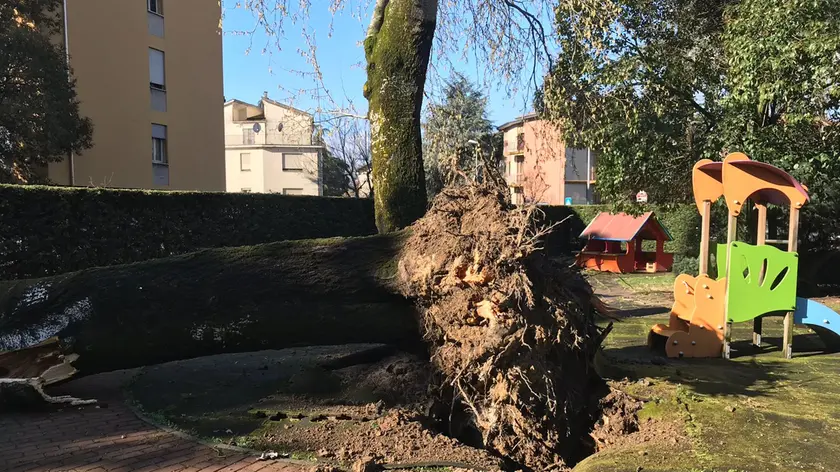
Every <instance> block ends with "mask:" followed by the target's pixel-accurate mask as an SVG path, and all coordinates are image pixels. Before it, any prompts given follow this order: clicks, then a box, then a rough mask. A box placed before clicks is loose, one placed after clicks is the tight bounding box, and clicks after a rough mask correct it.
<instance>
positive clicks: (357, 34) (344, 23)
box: [223, 2, 531, 125]
mask: <svg viewBox="0 0 840 472" xmlns="http://www.w3.org/2000/svg"><path fill="white" fill-rule="evenodd" d="M312 3H313V4H318V6H313V7H312V10H311V12H310V16H309V18H308V19H306V20H305V21H306V23H303V22H298V23H297V24H294V23H293V22H291V21H289V22H287V24H286V25H285V35H284V37H283V39H282V40H281V41H280V49H278V47H277V45H276V44H275V41H274V40H273V39H272V40H271V41H270V42H269V41H267V36H266V35H265V33H263V32H258V33H256V34H254V35H241V34H237V32H241V31H245V30H252V29H253V27H254V24H255V21H254V17H253V15H252V13H250V12H247V11H245V10H242V9H238V10H235V9H231V8H227V9H226V10H225V17H224V23H223V27H224V31H225V35H224V77H225V98H226V99H228V100H230V99H233V98H236V99H239V100H243V101H246V102H250V103H254V102H256V101H258V100H259V98H260V96H261V95H262V93H263V91H267V92H268V93H269V96H270V97H271V98H273V99H275V100H280V101H284V102H289V103H291V104H292V105H294V106H296V107H298V108H302V109H305V110H309V111H312V110H314V109H316V108H317V106H318V104H319V102H320V103H321V104H322V107H324V108H328V107H329V106H328V103H329V102H328V100H325V99H318V98H317V96H316V94H315V93H313V91H312V90H313V88H314V86H315V84H316V82H315V81H314V80H313V79H312V78H311V77H308V76H302V75H301V74H300V73H299V72H300V71H303V72H307V73H309V72H311V71H312V67H311V65H309V64H308V62H307V61H306V59H305V58H303V57H302V55H301V53H300V51H301V50H306V49H307V48H308V46H307V42H306V40H305V39H304V38H303V35H302V32H303V31H304V30H305V31H308V32H309V33H310V34H311V35H313V36H314V38H315V41H316V43H317V46H318V48H317V50H318V53H317V57H318V63H319V65H320V67H321V70H322V74H323V77H324V85H325V87H326V89H327V90H328V91H329V93H330V94H331V95H332V97H333V98H334V100H335V101H338V102H343V105H346V102H347V101H351V102H352V103H353V104H354V106H355V107H356V109H357V110H358V111H359V112H360V113H364V112H365V111H366V110H367V102H366V101H365V99H364V97H363V96H362V86H363V85H364V82H365V68H364V50H363V49H362V46H361V40H362V39H363V38H364V33H365V30H366V29H367V24H368V18H369V17H370V15H369V13H368V12H361V14H360V15H359V14H358V13H357V15H358V16H362V17H363V19H362V21H359V19H358V18H354V17H353V16H354V15H353V14H352V12H350V11H345V12H341V13H338V14H337V15H336V16H335V17H334V16H333V15H332V14H331V13H330V12H329V10H328V8H327V5H326V4H327V3H328V2H312ZM322 3H323V4H322ZM331 23H332V27H333V29H332V34H331V35H330V25H331ZM249 46H250V47H251V51H250V52H249V53H248V49H249ZM264 49H266V51H265V52H263V50H264ZM246 53H247V54H246ZM458 69H459V71H460V72H461V73H463V74H464V75H466V76H468V77H471V78H473V79H477V78H479V77H481V70H480V68H479V67H477V66H476V64H475V62H474V61H466V62H464V63H462V64H461V65H460V66H458ZM484 91H485V93H486V95H487V96H488V98H489V100H488V111H489V118H490V119H491V120H492V121H493V122H494V123H495V124H497V125H499V124H501V123H503V122H505V121H509V120H511V119H514V118H515V117H517V116H519V115H521V114H523V113H525V112H528V111H530V102H531V100H530V98H529V97H528V96H526V95H524V94H522V93H519V94H518V95H517V96H514V97H508V96H507V95H508V94H507V93H506V91H505V89H504V88H503V87H502V84H499V86H497V87H490V88H485V90H484ZM320 93H321V94H323V92H320ZM526 101H527V103H526Z"/></svg>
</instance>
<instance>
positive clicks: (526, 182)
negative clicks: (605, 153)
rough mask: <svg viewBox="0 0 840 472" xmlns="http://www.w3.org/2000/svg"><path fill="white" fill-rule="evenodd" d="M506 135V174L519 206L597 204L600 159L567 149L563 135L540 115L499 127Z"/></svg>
mask: <svg viewBox="0 0 840 472" xmlns="http://www.w3.org/2000/svg"><path fill="white" fill-rule="evenodd" d="M499 131H502V132H503V133H504V164H503V165H504V174H505V178H506V180H507V182H508V186H509V187H510V191H511V199H512V200H513V202H514V203H516V204H522V203H525V202H536V203H538V204H546V205H569V204H574V205H585V204H591V203H597V195H596V194H595V161H596V155H595V153H594V152H593V151H590V150H589V149H574V148H568V147H566V143H565V142H564V141H563V137H562V135H561V134H560V132H559V131H558V130H557V129H556V128H555V127H554V126H552V125H551V124H550V123H549V122H547V121H545V120H540V119H539V118H538V117H537V115H536V114H534V113H532V114H529V115H524V116H521V117H519V118H517V119H515V120H513V121H511V122H508V123H505V124H503V125H501V126H499Z"/></svg>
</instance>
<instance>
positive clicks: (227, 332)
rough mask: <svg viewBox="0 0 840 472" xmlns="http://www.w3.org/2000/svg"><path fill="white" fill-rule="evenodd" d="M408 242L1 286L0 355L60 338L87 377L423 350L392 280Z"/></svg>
mask: <svg viewBox="0 0 840 472" xmlns="http://www.w3.org/2000/svg"><path fill="white" fill-rule="evenodd" d="M404 239H405V235H404V234H403V233H395V234H391V235H385V236H373V237H368V238H354V239H330V240H308V241H288V242H281V243H273V244H266V245H261V246H253V247H243V248H224V249H213V250H205V251H200V252H197V253H193V254H187V255H184V256H177V257H171V258H166V259H158V260H154V261H148V262H143V263H139V264H130V265H123V266H112V267H106V268H97V269H89V270H85V271H81V272H75V273H71V274H63V275H58V276H54V277H49V278H44V279H38V280H27V281H13V282H2V283H0V352H2V351H12V350H18V349H23V348H29V347H32V346H35V345H37V344H38V343H40V342H42V341H44V340H47V339H49V338H50V337H53V336H56V337H58V338H59V341H60V343H61V351H62V352H64V353H68V354H69V353H75V354H78V355H79V359H78V361H76V362H75V363H74V366H75V367H76V368H77V369H79V371H80V373H82V374H90V373H96V372H104V371H109V370H116V369H123V368H131V367H136V366H140V365H148V364H154V363H160V362H166V361H172V360H178V359H186V358H192V357H198V356H204V355H211V354H219V353H226V352H243V351H255V350H262V349H280V348H287V347H292V346H301V345H325V344H345V343H387V344H395V345H398V346H399V347H401V348H403V349H408V350H415V349H425V348H424V345H423V342H422V339H421V336H420V334H419V324H418V321H417V320H418V318H417V316H416V312H415V309H414V306H413V304H412V302H411V301H409V300H408V299H406V298H405V297H403V296H402V295H400V294H399V291H398V290H397V288H396V286H395V284H394V282H393V280H394V279H393V277H394V275H393V274H394V273H395V271H396V269H395V268H396V260H397V257H398V254H399V251H400V248H401V247H402V244H403V243H404ZM8 374H10V372H9V371H8V369H6V372H0V377H8V376H9V375H8Z"/></svg>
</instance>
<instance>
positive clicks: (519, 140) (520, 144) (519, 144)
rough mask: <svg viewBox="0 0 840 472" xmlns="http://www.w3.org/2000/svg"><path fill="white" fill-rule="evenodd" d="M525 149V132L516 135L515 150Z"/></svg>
mask: <svg viewBox="0 0 840 472" xmlns="http://www.w3.org/2000/svg"><path fill="white" fill-rule="evenodd" d="M524 149H525V133H519V134H517V135H516V150H517V151H523V150H524Z"/></svg>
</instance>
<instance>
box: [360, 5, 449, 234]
mask: <svg viewBox="0 0 840 472" xmlns="http://www.w3.org/2000/svg"><path fill="white" fill-rule="evenodd" d="M437 8H438V1H437V0H378V1H377V3H376V9H375V11H374V14H373V20H372V21H371V25H370V29H369V30H368V34H367V38H365V57H366V58H367V74H368V79H367V83H366V84H365V90H364V93H365V97H366V98H367V99H368V102H369V109H368V110H369V111H368V115H369V118H370V123H371V135H372V143H371V147H372V157H373V188H374V189H375V193H374V202H375V207H376V226H377V228H378V229H379V232H380V233H388V232H391V231H395V230H399V229H401V228H404V227H406V226H408V225H410V224H411V223H413V222H414V221H415V220H417V219H418V218H420V217H421V216H423V214H424V213H425V212H426V204H427V201H426V185H425V176H424V175H423V153H422V144H421V137H420V111H421V107H422V104H423V89H424V86H425V83H426V72H427V70H428V66H429V58H430V55H431V49H432V40H433V38H434V34H435V27H436V21H437V20H436V17H437Z"/></svg>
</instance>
